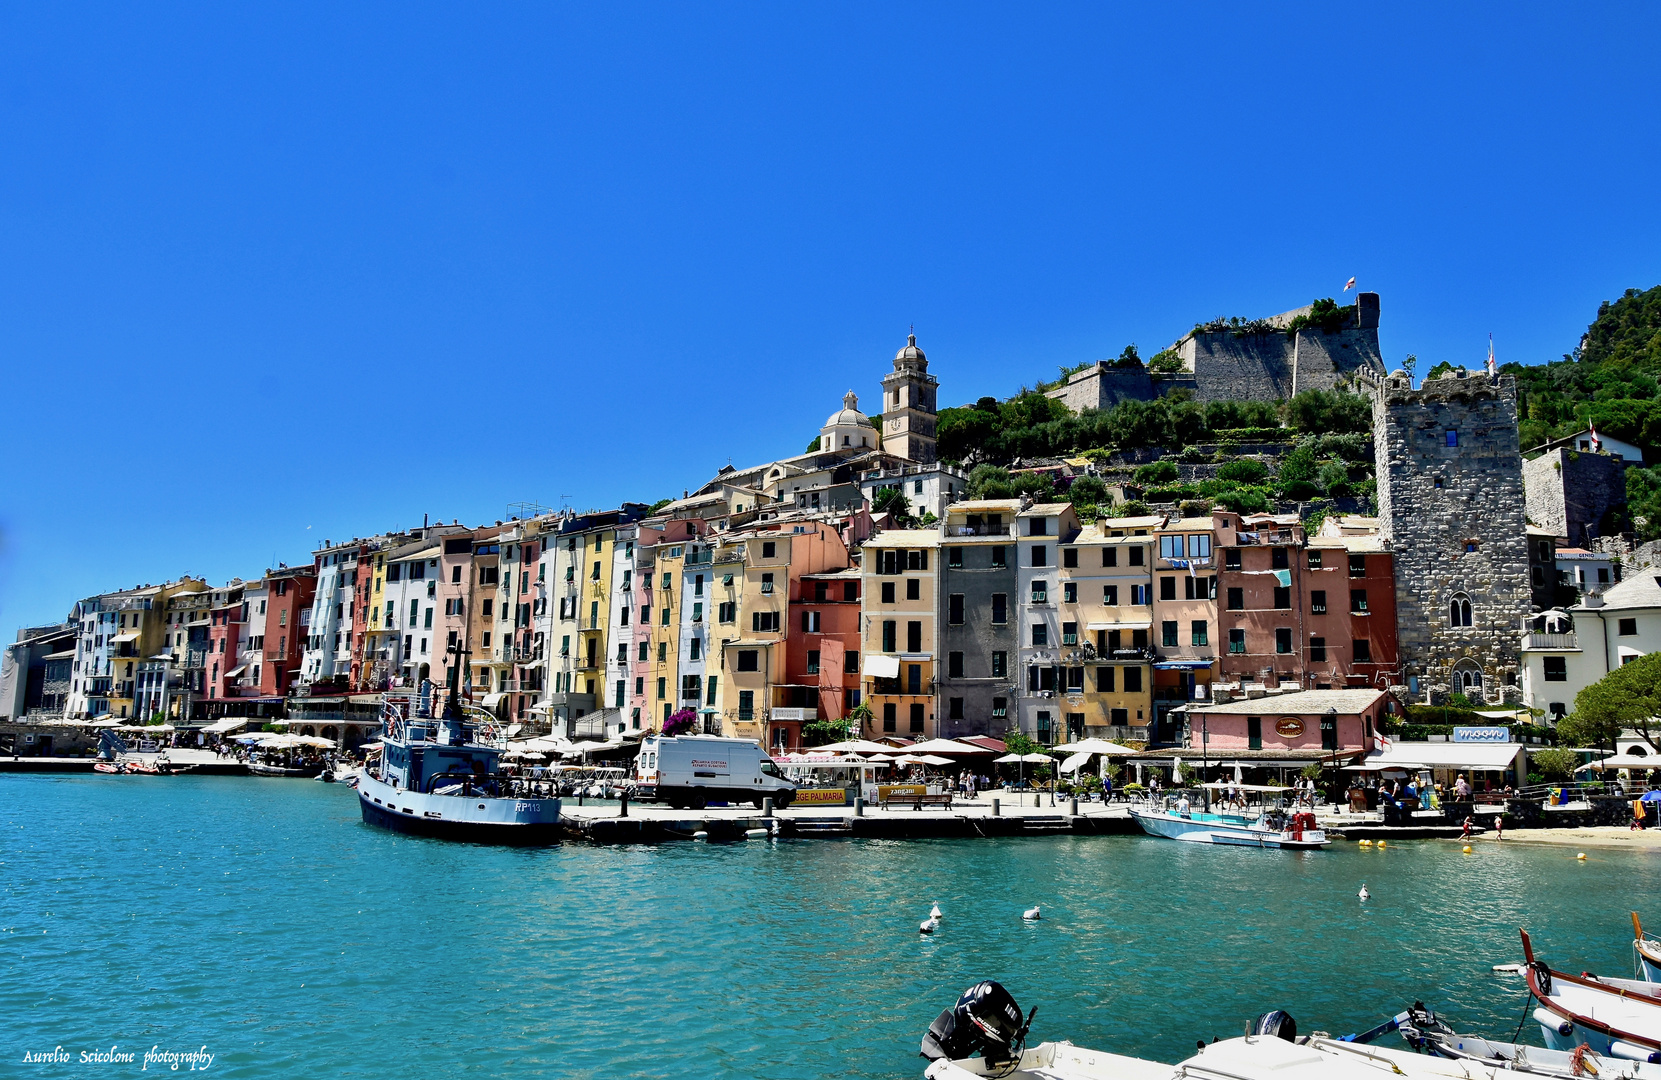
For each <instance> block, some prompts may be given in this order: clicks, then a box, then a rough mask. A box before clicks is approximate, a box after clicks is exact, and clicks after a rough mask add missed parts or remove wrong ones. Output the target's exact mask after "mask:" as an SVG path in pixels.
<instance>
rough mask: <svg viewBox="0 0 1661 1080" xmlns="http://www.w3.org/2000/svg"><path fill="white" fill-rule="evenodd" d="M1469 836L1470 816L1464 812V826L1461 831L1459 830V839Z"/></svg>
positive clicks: (1468, 837)
mask: <svg viewBox="0 0 1661 1080" xmlns="http://www.w3.org/2000/svg"><path fill="white" fill-rule="evenodd" d="M1470 838H1471V816H1470V815H1469V814H1466V815H1465V827H1464V829H1463V831H1461V832H1460V834H1459V839H1461V840H1469V839H1470Z"/></svg>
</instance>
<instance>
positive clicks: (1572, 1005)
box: [1519, 930, 1661, 1063]
mask: <svg viewBox="0 0 1661 1080" xmlns="http://www.w3.org/2000/svg"><path fill="white" fill-rule="evenodd" d="M1519 933H1521V934H1522V938H1523V960H1524V961H1525V963H1526V964H1527V967H1526V969H1525V971H1524V977H1525V978H1526V979H1527V980H1528V991H1529V993H1530V994H1532V995H1534V1000H1535V1001H1537V1002H1539V1008H1537V1009H1535V1010H1534V1019H1535V1021H1536V1022H1538V1023H1539V1025H1540V1031H1541V1034H1543V1035H1544V1036H1545V1040H1546V1046H1548V1047H1549V1048H1551V1049H1553V1050H1567V1051H1573V1050H1574V1049H1576V1048H1577V1047H1579V1046H1580V1045H1581V1044H1582V1043H1584V1044H1585V1045H1586V1046H1588V1047H1590V1048H1591V1049H1592V1050H1593V1051H1594V1052H1596V1053H1599V1054H1607V1055H1609V1056H1611V1057H1618V1058H1625V1059H1627V1060H1629V1061H1647V1062H1651V1063H1661V986H1656V985H1654V984H1652V983H1647V982H1640V981H1638V980H1636V979H1608V978H1599V977H1598V976H1596V975H1593V974H1591V973H1589V972H1588V973H1586V974H1582V975H1570V974H1569V973H1568V972H1566V971H1555V970H1553V969H1552V968H1550V967H1548V966H1547V965H1546V963H1545V961H1543V960H1537V959H1535V956H1534V944H1533V942H1531V941H1530V940H1529V937H1528V931H1526V930H1521V931H1519Z"/></svg>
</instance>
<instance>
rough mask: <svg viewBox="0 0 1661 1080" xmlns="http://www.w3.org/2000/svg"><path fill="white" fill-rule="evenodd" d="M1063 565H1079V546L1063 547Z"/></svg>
mask: <svg viewBox="0 0 1661 1080" xmlns="http://www.w3.org/2000/svg"><path fill="white" fill-rule="evenodd" d="M1061 565H1062V566H1066V567H1076V566H1078V548H1071V547H1070V548H1063V549H1062V552H1061Z"/></svg>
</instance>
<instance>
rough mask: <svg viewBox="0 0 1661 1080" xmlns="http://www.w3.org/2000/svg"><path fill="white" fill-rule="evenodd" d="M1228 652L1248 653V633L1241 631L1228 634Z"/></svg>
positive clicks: (1236, 630) (1231, 631) (1237, 630)
mask: <svg viewBox="0 0 1661 1080" xmlns="http://www.w3.org/2000/svg"><path fill="white" fill-rule="evenodd" d="M1228 651H1229V652H1231V653H1235V654H1239V653H1244V652H1245V651H1246V632H1245V631H1244V630H1240V629H1234V630H1230V631H1229V632H1228Z"/></svg>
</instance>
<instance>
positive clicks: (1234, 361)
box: [1177, 324, 1384, 401]
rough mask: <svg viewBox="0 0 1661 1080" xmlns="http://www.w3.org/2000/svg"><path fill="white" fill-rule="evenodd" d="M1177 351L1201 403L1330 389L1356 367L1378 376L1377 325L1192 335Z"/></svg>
mask: <svg viewBox="0 0 1661 1080" xmlns="http://www.w3.org/2000/svg"><path fill="white" fill-rule="evenodd" d="M1177 351H1178V354H1179V355H1180V356H1181V357H1182V359H1183V362H1184V363H1185V364H1186V365H1187V366H1188V368H1189V369H1190V370H1191V371H1193V373H1194V382H1195V395H1194V396H1195V398H1196V399H1197V400H1199V401H1277V400H1280V399H1283V398H1289V397H1291V396H1292V395H1293V394H1295V393H1297V392H1298V391H1300V390H1331V389H1332V388H1333V387H1335V386H1337V385H1338V384H1339V383H1340V382H1342V381H1344V380H1346V379H1349V378H1351V377H1352V376H1354V375H1355V374H1356V373H1357V372H1358V371H1371V372H1373V373H1375V374H1379V375H1382V374H1383V372H1384V361H1383V359H1382V357H1381V354H1380V352H1379V345H1378V327H1377V325H1376V324H1375V325H1373V326H1371V327H1363V326H1355V327H1349V328H1347V329H1343V330H1339V331H1336V332H1335V333H1331V334H1329V333H1327V332H1326V331H1324V330H1319V329H1315V330H1300V331H1298V333H1297V335H1296V336H1295V337H1287V336H1286V335H1285V334H1284V333H1278V332H1277V333H1267V334H1234V333H1229V332H1223V333H1216V334H1191V335H1189V336H1188V337H1187V338H1185V339H1184V340H1183V342H1182V344H1181V345H1180V346H1179V347H1178V350H1177Z"/></svg>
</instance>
